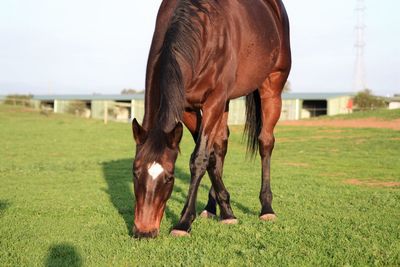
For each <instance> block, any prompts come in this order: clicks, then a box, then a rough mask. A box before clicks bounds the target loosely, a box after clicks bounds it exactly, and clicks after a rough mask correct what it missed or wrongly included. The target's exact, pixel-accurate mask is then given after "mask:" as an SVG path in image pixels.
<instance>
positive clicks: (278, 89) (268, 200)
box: [258, 72, 288, 220]
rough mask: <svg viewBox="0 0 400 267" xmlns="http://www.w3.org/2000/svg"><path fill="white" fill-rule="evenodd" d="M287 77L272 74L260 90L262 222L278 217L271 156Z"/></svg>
mask: <svg viewBox="0 0 400 267" xmlns="http://www.w3.org/2000/svg"><path fill="white" fill-rule="evenodd" d="M287 77H288V72H274V73H271V74H270V75H269V76H268V78H267V79H266V80H265V81H264V83H263V85H262V86H261V87H260V89H259V93H260V99H261V113H262V114H261V118H262V128H261V132H260V135H259V137H258V139H259V149H260V155H261V162H262V178H261V179H262V180H261V191H260V202H261V214H260V219H261V220H273V219H275V217H276V216H275V213H274V211H273V209H272V191H271V184H270V180H271V176H270V169H271V155H272V150H273V149H274V143H275V137H274V128H275V125H276V123H277V122H278V120H279V117H280V114H281V107H282V99H281V93H282V89H283V87H284V84H285V82H286V80H287Z"/></svg>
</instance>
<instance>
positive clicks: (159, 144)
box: [132, 119, 183, 238]
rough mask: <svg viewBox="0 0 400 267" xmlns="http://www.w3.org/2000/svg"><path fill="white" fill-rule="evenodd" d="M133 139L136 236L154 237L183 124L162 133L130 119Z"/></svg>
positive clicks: (168, 192)
mask: <svg viewBox="0 0 400 267" xmlns="http://www.w3.org/2000/svg"><path fill="white" fill-rule="evenodd" d="M132 130H133V136H134V139H135V141H136V156H135V159H134V161H133V176H134V178H133V185H134V191H135V198H136V205H135V227H134V234H135V237H139V238H140V237H156V236H157V235H158V232H159V228H160V224H161V219H162V217H163V214H164V210H165V206H166V203H167V200H168V199H169V197H170V196H171V193H172V188H173V185H174V169H175V161H176V158H177V156H178V153H179V142H180V140H181V138H182V131H183V126H182V124H181V123H177V125H176V126H175V128H174V129H173V130H172V131H171V132H169V133H165V132H164V131H162V130H160V129H157V128H156V129H154V130H149V131H146V130H145V129H143V128H142V127H141V126H140V125H139V123H138V122H137V121H136V119H135V120H133V122H132Z"/></svg>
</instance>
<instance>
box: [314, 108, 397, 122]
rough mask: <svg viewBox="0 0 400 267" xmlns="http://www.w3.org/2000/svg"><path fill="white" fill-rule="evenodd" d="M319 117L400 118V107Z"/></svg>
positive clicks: (347, 118) (349, 118)
mask: <svg viewBox="0 0 400 267" xmlns="http://www.w3.org/2000/svg"><path fill="white" fill-rule="evenodd" d="M321 118H324V119H345V120H351V119H365V118H377V119H382V120H394V119H400V109H393V110H387V109H378V110H369V111H358V112H353V113H351V114H346V115H336V116H324V117H319V118H318V119H321Z"/></svg>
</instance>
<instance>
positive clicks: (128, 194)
mask: <svg viewBox="0 0 400 267" xmlns="http://www.w3.org/2000/svg"><path fill="white" fill-rule="evenodd" d="M103 173H104V179H105V180H106V182H107V186H108V187H107V189H106V190H105V191H106V192H107V193H108V195H109V197H110V200H111V203H112V204H113V205H114V207H115V209H116V210H117V212H118V213H119V215H120V216H121V217H122V218H123V219H124V221H125V224H126V228H127V230H128V233H129V235H130V236H132V235H133V221H134V202H135V197H134V194H133V183H132V159H120V160H114V161H109V162H105V163H103ZM175 176H176V179H178V180H179V181H180V182H179V183H175V185H174V190H173V192H172V195H171V198H170V200H169V201H174V202H177V203H179V204H180V205H181V206H182V207H183V206H184V204H185V201H186V195H187V189H188V188H189V181H190V174H188V173H187V172H185V171H183V170H181V169H179V168H176V169H175ZM182 183H183V184H184V187H186V188H182V187H181V185H179V184H182ZM197 203H198V207H201V208H203V207H204V203H202V202H199V201H198V202H197ZM165 214H166V216H167V218H168V219H170V220H171V222H172V224H173V225H175V224H176V223H178V221H179V218H180V216H179V215H178V214H177V213H176V212H175V211H174V210H172V209H171V208H170V207H169V206H168V203H167V207H166V209H165ZM171 227H172V226H171Z"/></svg>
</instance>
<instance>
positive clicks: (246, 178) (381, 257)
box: [0, 105, 400, 266]
mask: <svg viewBox="0 0 400 267" xmlns="http://www.w3.org/2000/svg"><path fill="white" fill-rule="evenodd" d="M28 111H29V110H25V109H21V108H14V107H8V106H1V105H0V147H1V150H0V182H1V183H0V184H1V186H0V266H43V265H44V266H171V265H172V266H252V265H257V266H287V265H289V266H303V265H306V266H345V265H346V266H365V265H371V266H373V265H377V266H388V265H389V266H390V265H391V266H399V265H400V188H399V187H380V186H377V187H372V186H355V185H349V184H346V183H344V181H345V180H347V179H359V180H360V181H371V180H374V181H383V182H385V181H392V182H393V181H394V182H400V141H399V140H400V132H399V131H392V130H385V129H340V130H337V129H332V128H324V127H320V128H319V127H310V128H306V127H279V128H278V129H277V133H276V136H277V144H276V148H275V151H274V155H273V163H272V189H273V192H274V203H273V205H274V209H275V210H276V212H277V214H278V218H279V219H278V220H277V221H276V222H273V223H265V222H260V221H259V220H258V213H259V209H260V204H259V201H258V192H259V188H260V185H259V184H260V164H259V160H258V159H256V160H255V161H248V160H246V159H245V147H244V145H243V144H242V143H241V135H242V128H241V127H232V128H231V132H232V133H231V139H230V143H229V151H228V156H227V160H226V165H225V173H224V177H225V183H226V185H227V187H228V189H229V190H230V193H231V199H232V206H233V209H234V212H235V214H236V216H237V217H238V219H239V220H240V223H239V224H238V225H232V226H226V225H221V224H219V223H218V221H217V220H204V219H199V220H196V221H195V222H194V225H193V228H192V229H193V230H192V234H191V237H189V238H172V237H170V236H169V235H168V233H169V230H170V229H171V227H172V225H173V224H174V223H175V222H177V220H178V219H179V214H180V211H181V209H182V207H183V203H184V200H185V196H186V193H187V189H188V183H189V182H188V181H189V172H188V159H189V156H190V153H191V150H192V149H193V144H192V141H191V138H190V136H189V134H188V133H187V132H185V134H184V139H183V141H182V144H181V149H182V154H181V155H180V157H179V159H178V162H177V172H176V176H177V181H176V184H175V188H174V192H173V195H172V197H171V199H170V201H169V202H168V208H167V210H166V214H165V217H164V220H163V222H162V227H161V235H160V237H158V238H157V239H155V240H142V241H139V240H135V239H133V238H131V237H130V235H129V232H130V230H129V229H131V227H132V221H133V195H132V183H131V161H132V157H133V155H134V145H133V141H132V135H131V130H130V125H128V124H117V123H110V124H108V125H107V126H105V125H103V124H102V123H101V122H100V121H95V120H85V119H78V118H75V117H73V116H66V115H50V116H44V115H40V114H38V113H34V112H28ZM208 187H209V181H208V178H207V177H204V179H203V182H202V186H201V188H200V192H199V199H198V211H201V208H202V207H203V205H204V204H205V202H206V199H207V191H208Z"/></svg>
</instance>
